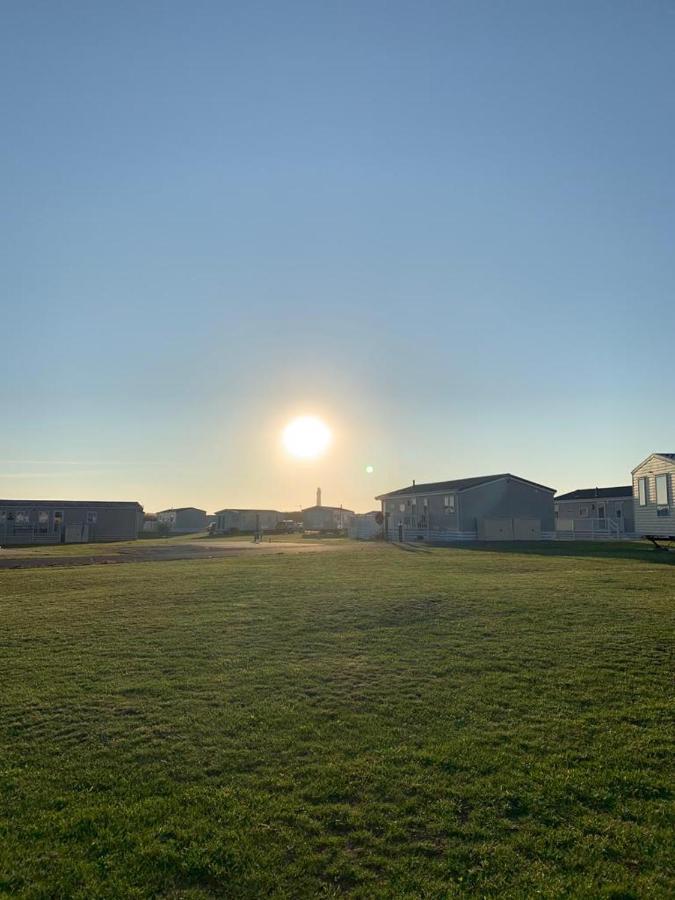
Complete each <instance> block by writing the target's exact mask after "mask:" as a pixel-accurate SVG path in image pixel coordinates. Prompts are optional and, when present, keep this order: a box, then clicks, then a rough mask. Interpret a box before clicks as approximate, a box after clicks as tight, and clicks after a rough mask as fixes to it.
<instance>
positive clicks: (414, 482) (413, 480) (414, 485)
mask: <svg viewBox="0 0 675 900" xmlns="http://www.w3.org/2000/svg"><path fill="white" fill-rule="evenodd" d="M413 487H415V479H414V478H413Z"/></svg>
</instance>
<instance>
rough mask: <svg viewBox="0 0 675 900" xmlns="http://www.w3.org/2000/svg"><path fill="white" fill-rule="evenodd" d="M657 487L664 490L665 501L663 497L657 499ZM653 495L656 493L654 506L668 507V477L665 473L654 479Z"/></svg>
mask: <svg viewBox="0 0 675 900" xmlns="http://www.w3.org/2000/svg"><path fill="white" fill-rule="evenodd" d="M659 485H661V486H662V487H663V488H664V490H665V499H664V498H663V495H661V497H660V498H659ZM655 493H656V505H657V506H660V507H663V506H670V491H669V490H668V475H666V474H665V472H664V473H663V474H661V475H657V476H656V479H655Z"/></svg>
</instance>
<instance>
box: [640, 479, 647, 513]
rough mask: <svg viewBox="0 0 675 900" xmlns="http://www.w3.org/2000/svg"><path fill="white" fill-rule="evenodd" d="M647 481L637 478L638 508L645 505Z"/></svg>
mask: <svg viewBox="0 0 675 900" xmlns="http://www.w3.org/2000/svg"><path fill="white" fill-rule="evenodd" d="M647 496H648V493H647V479H646V478H638V499H639V503H640V506H646V505H647Z"/></svg>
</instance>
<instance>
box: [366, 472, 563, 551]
mask: <svg viewBox="0 0 675 900" xmlns="http://www.w3.org/2000/svg"><path fill="white" fill-rule="evenodd" d="M554 494H555V490H554V488H550V487H545V486H544V485H543V484H537V483H536V482H534V481H528V480H527V479H526V478H519V477H518V476H517V475H511V474H509V473H505V474H502V475H480V476H477V477H475V478H456V479H454V480H452V481H435V482H432V483H428V484H415V482H413V483H412V485H410V486H409V487H404V488H399V489H398V490H396V491H390V492H389V493H387V494H380V496H379V497H377V498H376V499H377V500H380V501H381V503H382V513H383V514H384V519H385V536H387V537H388V538H389V539H390V540H408V539H411V538H412V539H415V538H418V537H420V538H427V539H434V538H435V539H436V540H439V541H453V540H475V539H482V540H487V541H504V540H516V541H517V540H537V539H539V538H541V535H542V532H553V530H554V516H553V495H554Z"/></svg>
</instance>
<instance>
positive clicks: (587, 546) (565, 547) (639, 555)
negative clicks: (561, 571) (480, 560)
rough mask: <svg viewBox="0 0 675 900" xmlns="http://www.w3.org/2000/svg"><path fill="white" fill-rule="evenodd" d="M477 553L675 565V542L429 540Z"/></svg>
mask: <svg viewBox="0 0 675 900" xmlns="http://www.w3.org/2000/svg"><path fill="white" fill-rule="evenodd" d="M428 546H433V547H437V548H440V547H452V548H453V549H462V550H470V551H473V552H476V553H481V552H486V551H488V552H490V553H517V554H521V555H528V554H531V555H534V556H548V557H576V558H588V559H594V558H595V559H626V560H635V561H638V562H644V563H653V564H656V565H666V566H675V546H673V545H672V544H670V545H667V546H669V550H667V551H664V550H658V549H656V548H655V547H654V546H653V545H652V544H650V543H649V542H648V541H617V542H611V541H475V542H474V541H471V542H462V543H456V544H429V545H428Z"/></svg>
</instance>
